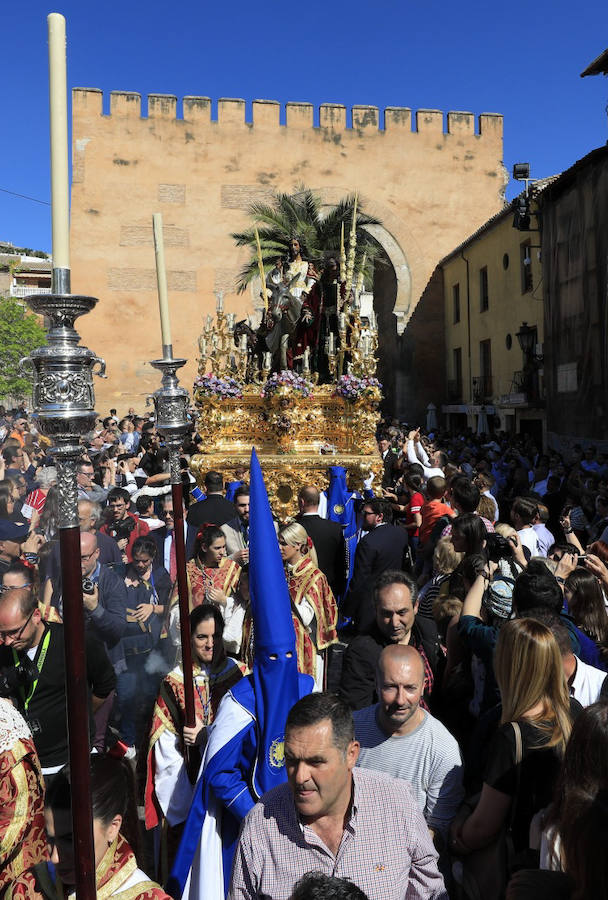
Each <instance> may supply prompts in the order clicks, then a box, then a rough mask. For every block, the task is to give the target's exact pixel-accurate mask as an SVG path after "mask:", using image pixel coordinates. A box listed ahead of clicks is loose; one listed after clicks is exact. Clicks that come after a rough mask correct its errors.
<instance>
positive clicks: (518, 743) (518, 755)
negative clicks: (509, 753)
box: [509, 722, 524, 831]
mask: <svg viewBox="0 0 608 900" xmlns="http://www.w3.org/2000/svg"><path fill="white" fill-rule="evenodd" d="M511 728H512V729H513V732H514V734H515V769H516V773H517V776H516V777H517V787H516V789H515V797H514V798H513V803H512V804H511V815H510V816H509V831H512V830H513V823H514V822H515V813H516V811H517V800H518V798H519V787H520V783H521V761H522V759H523V755H524V753H523V743H522V739H521V728H520V727H519V722H511Z"/></svg>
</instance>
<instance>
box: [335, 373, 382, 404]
mask: <svg viewBox="0 0 608 900" xmlns="http://www.w3.org/2000/svg"><path fill="white" fill-rule="evenodd" d="M381 393H382V385H381V383H380V382H379V381H378V379H377V378H373V377H372V376H367V375H366V376H364V377H363V378H358V377H357V376H356V375H341V376H340V377H339V378H338V381H337V384H336V387H335V389H334V397H343V398H344V400H350V401H351V402H352V401H355V400H362V399H364V398H367V397H369V398H370V399H373V400H376V399H378V398H379V395H380V394H381Z"/></svg>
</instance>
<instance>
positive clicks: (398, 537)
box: [343, 499, 407, 634]
mask: <svg viewBox="0 0 608 900" xmlns="http://www.w3.org/2000/svg"><path fill="white" fill-rule="evenodd" d="M362 512H363V524H362V527H363V530H364V531H367V534H366V535H365V537H363V538H361V540H360V541H359V543H358V544H357V551H356V553H355V567H354V570H353V577H352V578H351V582H350V585H349V588H348V594H347V595H346V599H345V601H344V608H343V612H344V615H347V616H352V618H353V619H354V620H355V629H356V631H357V634H362V633H363V632H365V631H367V629H368V628H369V627H370V626H371V625H372V623H373V621H374V604H373V589H374V585H375V583H376V580H377V578H378V576H379V575H381V574H382V573H383V572H386V571H387V570H389V569H392V570H396V571H400V570H401V569H402V568H403V554H404V551H405V549H406V547H407V532H406V531H405V529H404V528H398V527H397V526H396V525H391V524H389V521H390V516H391V511H390V507H389V506H388V504H387V503H386V501H384V500H379V499H374V500H366V501H365V503H364V504H363V511H362ZM387 520H389V521H387Z"/></svg>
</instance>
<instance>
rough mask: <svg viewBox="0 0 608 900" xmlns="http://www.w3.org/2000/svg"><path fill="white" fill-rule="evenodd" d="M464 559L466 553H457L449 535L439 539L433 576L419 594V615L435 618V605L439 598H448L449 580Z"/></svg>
mask: <svg viewBox="0 0 608 900" xmlns="http://www.w3.org/2000/svg"><path fill="white" fill-rule="evenodd" d="M463 559H464V553H457V552H456V550H454V545H453V544H452V540H451V538H450V536H449V535H446V537H442V538H439V540H438V541H437V544H436V545H435V549H434V551H433V574H432V576H431V578H430V580H429V581H427V583H426V584H425V585H424V586H423V587H422V588H421V589H420V592H419V594H418V615H419V616H424V617H425V618H427V619H432V618H433V604H434V602H435V600H436V599H437V597H439V596H446V597H447V596H448V594H449V580H450V575H451V574H452V572H453V571H454V570H455V569H456V568H457V567H458V566H459V565H460V563H461V562H462V560H463Z"/></svg>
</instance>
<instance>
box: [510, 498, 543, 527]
mask: <svg viewBox="0 0 608 900" xmlns="http://www.w3.org/2000/svg"><path fill="white" fill-rule="evenodd" d="M511 512H512V513H515V515H517V516H519V517H520V519H521V520H522V522H523V523H524V525H531V524H532V522H533V521H534V519H535V518H536V516H537V515H538V505H537V502H536V500H533V499H532V498H531V497H516V498H515V500H514V501H513V503H512V504H511Z"/></svg>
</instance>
